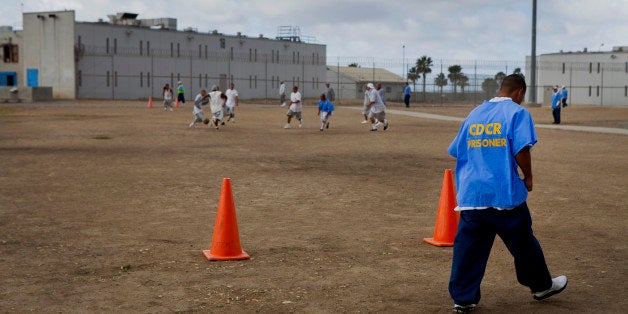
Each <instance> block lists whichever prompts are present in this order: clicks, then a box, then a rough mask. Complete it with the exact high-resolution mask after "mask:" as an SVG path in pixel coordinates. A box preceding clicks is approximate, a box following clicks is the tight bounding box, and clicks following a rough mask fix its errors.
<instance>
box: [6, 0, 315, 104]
mask: <svg viewBox="0 0 628 314" xmlns="http://www.w3.org/2000/svg"><path fill="white" fill-rule="evenodd" d="M137 16H138V15H137V14H135V13H117V14H116V15H109V16H108V17H109V20H108V21H104V20H99V21H96V22H77V21H75V12H74V11H53V12H34V13H24V14H23V31H22V38H21V41H22V45H23V46H24V47H23V48H18V49H19V51H20V63H21V68H20V69H19V70H17V71H14V72H16V73H17V78H15V80H16V81H17V82H18V83H20V84H23V83H22V82H26V81H28V82H30V84H34V85H38V86H51V87H52V88H53V94H54V97H55V98H64V99H74V98H94V99H147V98H148V97H153V98H161V94H162V89H163V86H164V85H165V84H170V85H171V86H174V88H175V89H176V87H177V82H179V81H181V82H182V83H183V85H184V87H185V91H186V94H185V96H186V98H188V99H191V98H192V97H193V96H194V95H195V94H196V93H198V92H199V91H200V90H201V89H211V87H212V86H213V85H216V86H219V87H220V89H221V90H226V89H227V88H228V85H229V83H231V82H233V83H234V84H235V86H236V89H237V90H238V92H239V96H240V98H241V99H260V98H277V97H278V89H279V85H280V81H284V82H285V83H286V85H289V86H290V85H297V86H299V90H300V91H301V93H302V94H304V96H305V97H316V95H317V94H318V92H319V91H320V90H321V89H322V88H323V86H324V82H325V78H326V66H325V61H326V46H325V45H322V44H317V43H310V42H306V41H304V40H301V38H300V37H299V36H287V37H285V36H282V37H277V38H275V39H270V38H267V37H264V36H263V35H261V34H260V35H258V36H254V37H249V36H246V35H243V34H241V33H237V34H236V35H225V34H222V33H220V32H218V31H217V30H211V31H208V32H202V31H198V30H197V29H194V28H187V29H184V30H181V31H180V30H177V21H176V19H174V18H155V19H137ZM22 56H23V57H22ZM21 76H25V77H26V80H25V81H24V80H22V78H21Z"/></svg>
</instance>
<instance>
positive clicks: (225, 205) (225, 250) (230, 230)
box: [203, 178, 251, 261]
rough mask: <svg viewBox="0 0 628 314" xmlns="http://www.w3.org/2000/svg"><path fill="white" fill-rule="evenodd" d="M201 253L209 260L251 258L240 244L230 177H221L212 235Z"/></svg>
mask: <svg viewBox="0 0 628 314" xmlns="http://www.w3.org/2000/svg"><path fill="white" fill-rule="evenodd" d="M203 255H205V257H206V258H207V259H208V260H210V261H228V260H241V259H249V258H251V257H250V256H249V255H248V254H246V252H244V251H243V250H242V247H241V246H240V235H239V234H238V221H237V219H236V214H235V205H234V204H233V194H232V193H231V179H229V178H224V179H222V190H221V191H220V201H218V212H217V213H216V223H215V224H214V235H213V237H212V245H211V247H210V248H209V250H203Z"/></svg>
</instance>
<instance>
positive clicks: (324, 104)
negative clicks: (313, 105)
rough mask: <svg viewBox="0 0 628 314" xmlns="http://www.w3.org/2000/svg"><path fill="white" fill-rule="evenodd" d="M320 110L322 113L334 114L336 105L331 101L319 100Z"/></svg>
mask: <svg viewBox="0 0 628 314" xmlns="http://www.w3.org/2000/svg"><path fill="white" fill-rule="evenodd" d="M318 109H320V110H321V112H332V111H334V105H333V104H332V103H331V101H329V99H325V101H322V100H319V101H318Z"/></svg>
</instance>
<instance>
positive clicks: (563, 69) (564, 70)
mask: <svg viewBox="0 0 628 314" xmlns="http://www.w3.org/2000/svg"><path fill="white" fill-rule="evenodd" d="M563 74H565V62H563Z"/></svg>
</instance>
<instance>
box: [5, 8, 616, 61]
mask: <svg viewBox="0 0 628 314" xmlns="http://www.w3.org/2000/svg"><path fill="white" fill-rule="evenodd" d="M531 6H532V4H531V3H530V1H520V0H467V1H454V0H440V1H413V0H389V1H381V0H378V1H375V0H360V1H357V0H348V1H338V0H317V1H310V0H291V1H276V0H188V1H185V2H178V3H177V2H173V1H167V0H154V1H149V0H109V1H89V2H88V1H80V0H39V1H24V10H25V11H45V10H63V9H71V10H75V11H76V17H77V20H79V21H96V20H97V19H98V18H104V19H107V15H108V14H115V13H116V12H123V11H125V12H135V13H139V14H140V15H139V18H156V17H174V18H177V20H178V27H179V28H180V29H183V28H186V27H193V28H196V29H198V31H200V32H209V31H211V30H214V29H217V30H218V31H220V32H222V33H225V34H235V33H237V32H242V33H243V34H245V35H248V36H257V35H258V34H264V35H265V36H266V37H270V38H274V37H275V35H276V33H277V27H278V26H282V25H291V26H299V27H300V29H301V32H302V35H309V36H315V37H316V38H317V39H318V41H319V42H320V43H322V44H326V45H327V55H328V56H330V57H334V56H338V57H348V56H355V57H371V58H372V57H376V58H382V59H396V60H399V59H400V58H401V57H402V55H403V48H402V46H404V45H405V46H406V48H405V53H406V57H407V58H410V59H414V58H418V57H419V56H421V55H428V56H431V57H432V58H433V59H441V58H444V59H464V60H474V59H479V60H519V61H521V62H523V61H524V59H525V56H526V55H529V54H530V45H531V12H532V7H531ZM19 12H20V4H19V3H18V1H14V4H12V5H11V4H9V5H3V6H2V7H0V25H7V24H8V25H14V26H16V25H17V24H18V22H17V21H15V17H16V16H19ZM626 16H628V2H626V1H616V0H553V1H538V17H537V22H538V24H537V53H550V52H557V51H559V50H561V49H563V50H566V51H569V50H574V51H575V50H582V48H584V47H588V48H589V49H592V50H596V49H599V46H600V44H602V43H604V49H607V50H608V49H610V48H611V47H612V46H620V45H627V44H628V43H627V42H626V37H625V34H627V33H628V21H627V20H626V19H625V17H626Z"/></svg>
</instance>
